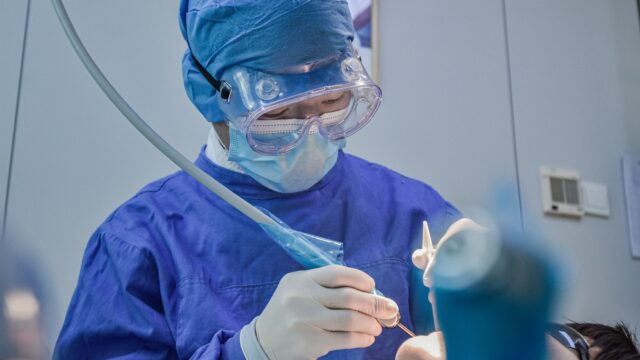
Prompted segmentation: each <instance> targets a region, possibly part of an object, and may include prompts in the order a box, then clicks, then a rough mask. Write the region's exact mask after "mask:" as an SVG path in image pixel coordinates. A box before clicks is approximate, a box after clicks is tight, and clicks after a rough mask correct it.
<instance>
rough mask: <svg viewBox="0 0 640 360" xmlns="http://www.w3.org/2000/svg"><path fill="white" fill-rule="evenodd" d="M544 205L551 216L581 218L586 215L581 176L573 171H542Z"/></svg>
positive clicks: (554, 169) (541, 181)
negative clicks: (581, 189)
mask: <svg viewBox="0 0 640 360" xmlns="http://www.w3.org/2000/svg"><path fill="white" fill-rule="evenodd" d="M540 184H541V186H542V203H543V206H544V212H545V213H546V214H550V215H560V216H572V217H581V216H582V215H584V210H583V207H582V196H581V193H580V174H578V173H577V172H575V171H571V170H563V169H558V168H551V167H543V168H541V169H540Z"/></svg>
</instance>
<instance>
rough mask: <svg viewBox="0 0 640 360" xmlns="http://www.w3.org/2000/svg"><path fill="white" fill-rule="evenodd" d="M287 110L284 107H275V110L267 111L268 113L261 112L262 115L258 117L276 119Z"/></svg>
mask: <svg viewBox="0 0 640 360" xmlns="http://www.w3.org/2000/svg"><path fill="white" fill-rule="evenodd" d="M287 110H288V108H284V109H277V110H274V111H271V112H268V113H266V114H262V115H261V116H260V119H266V120H269V119H277V118H279V117H280V116H282V115H284V113H286V112H287Z"/></svg>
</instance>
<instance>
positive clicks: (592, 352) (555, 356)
mask: <svg viewBox="0 0 640 360" xmlns="http://www.w3.org/2000/svg"><path fill="white" fill-rule="evenodd" d="M567 326H568V327H569V328H571V329H573V330H575V331H576V332H577V333H578V334H579V335H581V336H582V337H583V338H584V340H585V342H586V343H587V346H588V352H589V358H590V359H591V360H640V353H639V352H638V348H637V345H636V339H635V337H634V336H633V335H632V333H631V331H629V329H628V328H627V326H626V325H624V324H622V323H618V324H616V325H615V326H608V325H603V324H596V323H569V324H567ZM547 345H548V350H549V359H552V360H574V359H578V360H580V359H581V358H580V354H579V351H578V350H574V349H570V347H569V346H566V345H565V344H563V343H562V342H560V341H558V340H556V339H555V338H554V337H552V336H547Z"/></svg>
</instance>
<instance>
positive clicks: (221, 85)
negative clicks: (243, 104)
mask: <svg viewBox="0 0 640 360" xmlns="http://www.w3.org/2000/svg"><path fill="white" fill-rule="evenodd" d="M189 52H190V53H191V60H193V63H194V64H195V65H196V68H197V69H198V71H199V72H200V74H202V76H204V78H205V79H207V81H208V82H209V84H211V86H213V88H214V89H216V90H217V91H218V92H219V93H220V97H221V98H222V99H223V100H224V101H227V102H228V101H229V98H231V86H230V85H229V84H227V83H226V82H220V81H219V80H216V78H214V77H213V75H211V73H209V72H208V71H207V69H206V68H205V67H204V66H202V64H201V63H200V61H198V59H196V56H195V55H194V54H193V50H191V46H189Z"/></svg>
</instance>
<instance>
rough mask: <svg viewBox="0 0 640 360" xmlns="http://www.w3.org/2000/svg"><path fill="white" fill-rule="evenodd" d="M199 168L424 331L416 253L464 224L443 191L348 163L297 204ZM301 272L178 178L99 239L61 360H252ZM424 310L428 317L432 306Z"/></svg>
mask: <svg viewBox="0 0 640 360" xmlns="http://www.w3.org/2000/svg"><path fill="white" fill-rule="evenodd" d="M196 164H197V165H198V166H199V167H200V168H201V169H203V170H204V171H205V172H207V173H208V174H210V175H211V176H213V177H214V178H216V179H217V180H218V181H220V182H222V183H223V184H224V185H226V186H227V187H229V188H230V189H231V190H233V191H234V192H236V193H237V194H239V195H240V196H242V197H243V198H245V199H246V200H247V201H249V202H250V203H252V204H254V205H256V206H260V207H263V208H266V209H267V210H269V211H270V212H272V213H273V214H275V215H276V216H278V217H279V218H281V219H282V220H283V221H285V222H286V223H287V224H289V225H290V226H291V227H292V228H294V229H297V230H300V231H304V232H307V233H311V234H315V235H319V236H322V237H325V238H328V239H333V240H337V241H340V242H342V243H343V245H344V257H345V261H346V263H347V264H348V265H349V266H351V267H354V268H358V269H361V270H363V271H364V272H366V273H368V274H369V275H371V276H372V277H373V278H374V279H375V281H376V284H377V287H378V289H380V290H381V291H382V292H383V293H384V294H385V295H386V296H388V297H390V298H392V299H394V300H395V301H396V302H397V303H398V305H399V307H400V310H401V316H402V319H403V322H404V323H405V324H406V325H408V326H409V327H410V328H414V321H415V320H416V319H415V316H416V314H414V313H413V311H412V310H411V309H412V307H411V304H410V302H411V301H410V297H411V292H412V290H411V289H412V286H411V285H410V284H411V274H412V270H411V269H412V264H411V252H412V250H414V249H415V248H416V247H417V246H419V244H420V241H421V227H422V221H423V220H428V221H429V223H430V225H431V227H432V228H433V229H434V232H435V233H436V234H437V233H442V232H443V231H444V230H445V229H446V227H448V225H449V224H451V223H452V222H453V221H455V220H456V219H457V218H458V217H459V216H460V215H459V213H458V211H457V210H456V209H455V208H454V207H452V206H451V205H450V204H449V203H448V202H446V201H445V200H444V199H443V198H442V197H441V196H440V195H439V194H438V193H437V192H436V191H434V190H433V189H432V188H431V187H429V186H427V185H425V184H423V183H421V182H419V181H416V180H412V179H410V178H407V177H404V176H402V175H399V174H397V173H395V172H393V171H391V170H389V169H387V168H385V167H383V166H380V165H376V164H372V163H369V162H367V161H364V160H362V159H360V158H357V157H355V156H351V155H347V154H345V153H343V152H341V153H340V155H339V158H338V161H337V163H336V165H335V166H334V167H333V168H332V169H331V171H330V172H329V173H328V174H327V175H326V176H325V177H324V178H323V179H322V180H321V181H320V182H319V183H318V184H316V185H314V186H313V187H312V188H311V189H309V190H307V191H304V192H300V193H296V194H280V193H276V192H273V191H271V190H268V189H266V188H264V187H263V186H262V185H260V184H258V183H257V182H256V181H254V180H253V179H251V178H250V177H248V176H246V175H242V174H239V173H235V172H232V171H230V170H227V169H224V168H221V167H219V166H217V165H215V164H214V163H212V162H211V161H210V160H209V159H208V158H207V157H206V156H205V155H204V152H201V153H200V156H199V157H198V159H197V161H196ZM297 270H303V269H302V267H301V266H300V265H299V264H297V263H296V262H294V261H293V260H292V259H291V258H289V257H288V255H287V254H286V253H285V252H284V251H283V250H282V249H281V248H280V247H278V245H276V244H275V243H274V242H273V241H272V240H271V239H270V238H269V237H268V236H267V235H266V234H265V233H264V232H263V231H262V230H261V229H260V227H259V226H258V225H256V224H255V223H253V222H252V221H251V220H249V219H248V218H246V217H245V216H243V215H242V214H240V213H239V212H238V211H237V210H235V209H234V208H232V207H231V206H230V205H228V204H227V203H225V202H224V201H222V200H221V199H219V198H218V197H217V196H216V195H214V194H212V193H211V192H210V191H209V190H207V189H206V188H204V187H203V186H202V185H201V184H199V183H198V182H196V181H195V180H194V179H192V178H191V177H190V176H189V175H187V174H185V173H184V172H177V173H175V174H173V175H170V176H168V177H166V178H164V179H161V180H158V181H155V182H153V183H151V184H149V185H148V186H146V187H145V188H143V189H142V190H141V191H140V192H139V193H138V194H136V195H135V196H134V197H133V198H132V199H130V200H129V201H127V202H125V203H124V204H123V205H122V206H120V207H119V208H118V209H116V210H115V211H114V212H113V213H112V214H111V215H110V216H109V217H108V218H107V220H106V221H105V222H104V223H103V224H102V225H101V226H100V227H99V228H98V229H97V230H96V232H95V233H94V234H93V235H92V237H91V239H90V240H89V243H88V245H87V248H86V251H85V254H84V258H83V261H82V267H81V271H80V277H79V280H78V284H77V288H76V290H75V293H74V295H73V298H72V300H71V304H70V305H69V309H68V312H67V315H66V319H65V322H64V325H63V328H62V330H61V333H60V335H59V338H58V341H57V344H56V348H55V352H54V358H56V359H88V358H91V359H111V358H118V359H244V357H243V355H242V350H241V348H240V342H239V332H240V329H241V328H242V327H243V326H244V325H246V324H248V323H249V322H251V320H252V319H253V318H254V317H255V316H257V315H259V314H260V313H261V312H262V310H263V309H264V307H265V306H266V304H267V302H268V301H269V299H270V298H271V295H272V294H273V292H274V290H275V289H276V287H277V285H278V282H279V281H280V279H281V278H282V276H283V275H285V274H286V273H288V272H291V271H297ZM418 279H419V277H418ZM418 282H419V281H418ZM417 287H421V285H420V284H418V285H417ZM416 303H419V304H413V305H418V306H417V307H418V308H419V307H427V309H428V306H429V304H428V302H427V299H426V298H424V297H421V298H420V300H419V301H416ZM414 307H415V306H414ZM429 311H430V310H429ZM424 313H429V312H428V311H425V312H423V314H422V315H420V316H423V315H424ZM412 315H413V318H412ZM406 339H407V336H406V335H405V334H404V333H403V332H402V331H401V330H399V329H388V330H384V331H383V333H382V335H380V336H379V337H378V338H377V340H376V342H375V343H374V344H373V345H372V346H371V347H369V348H368V349H355V350H341V351H335V352H331V353H329V354H328V355H327V356H325V357H323V358H325V359H393V358H394V354H395V352H396V350H397V348H398V346H399V345H400V344H401V343H402V342H403V341H404V340H406Z"/></svg>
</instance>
